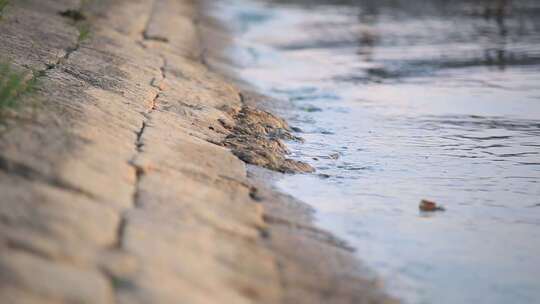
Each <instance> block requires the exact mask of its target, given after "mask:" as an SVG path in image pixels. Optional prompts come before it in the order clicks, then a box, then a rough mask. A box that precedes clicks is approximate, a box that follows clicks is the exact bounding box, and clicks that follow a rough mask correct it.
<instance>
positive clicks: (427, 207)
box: [418, 199, 445, 212]
mask: <svg viewBox="0 0 540 304" xmlns="http://www.w3.org/2000/svg"><path fill="white" fill-rule="evenodd" d="M418 208H419V209H420V211H424V212H433V211H445V209H444V207H443V206H440V205H438V204H437V203H435V202H433V201H430V200H426V199H423V200H421V201H420V205H419V206H418Z"/></svg>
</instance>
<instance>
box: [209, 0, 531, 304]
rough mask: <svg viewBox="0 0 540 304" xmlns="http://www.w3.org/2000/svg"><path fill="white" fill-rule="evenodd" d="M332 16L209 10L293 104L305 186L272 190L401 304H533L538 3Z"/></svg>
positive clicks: (411, 5)
mask: <svg viewBox="0 0 540 304" xmlns="http://www.w3.org/2000/svg"><path fill="white" fill-rule="evenodd" d="M331 2H332V1H297V4H290V3H289V1H282V2H279V1H274V2H268V1H267V2H264V1H257V0H222V1H216V2H215V3H214V4H213V5H212V7H213V8H214V10H213V14H215V16H216V17H217V18H219V19H220V20H222V21H224V22H225V23H226V24H227V25H228V26H229V27H230V29H231V31H232V32H233V35H234V36H235V41H234V44H233V45H232V46H231V47H230V49H229V50H228V51H229V52H228V54H229V55H230V57H231V59H232V61H233V65H234V68H235V69H236V71H237V73H238V75H239V76H240V78H241V79H242V80H243V81H246V82H248V83H249V84H251V85H252V86H255V87H256V88H258V89H259V90H260V91H261V92H263V93H265V94H268V95H271V96H274V97H277V98H281V99H285V100H290V101H291V102H292V103H293V105H294V108H293V110H292V111H288V112H286V113H284V115H285V116H286V117H287V119H288V121H289V122H290V124H291V125H293V126H295V127H298V128H300V129H301V130H303V131H302V132H301V133H300V134H299V135H300V136H302V137H303V138H304V139H305V140H306V141H305V143H303V144H299V143H290V147H291V150H292V157H294V158H296V159H301V160H304V161H307V162H309V163H310V164H312V165H313V166H314V167H316V168H317V174H308V175H291V176H286V177H285V178H284V179H283V180H281V181H280V182H279V186H280V188H281V189H282V190H283V191H285V192H287V193H290V194H292V195H294V196H295V197H297V198H299V199H301V200H303V201H305V202H307V203H309V204H311V205H312V206H314V207H315V208H316V210H317V219H318V222H319V224H320V225H321V226H322V227H324V228H326V229H329V230H331V231H332V232H334V233H336V234H337V235H339V236H340V237H342V238H344V239H346V240H347V241H348V242H349V243H350V244H351V245H352V246H353V247H355V248H356V252H357V254H358V256H359V257H360V259H361V260H362V261H364V262H365V264H366V265H367V266H369V267H370V268H371V269H372V270H373V272H374V273H376V274H377V275H378V276H380V277H382V278H383V281H384V282H385V286H386V289H387V290H388V292H390V293H391V294H393V295H395V296H397V297H398V298H401V299H403V300H404V302H406V303H490V304H491V303H540V2H538V1H517V0H516V1H513V2H510V1H507V6H505V7H503V9H502V10H501V9H499V8H500V6H499V4H501V3H504V1H487V0H486V1H441V0H439V1H437V0H431V1H429V0H424V1H421V0H416V1H411V0H408V1H405V0H403V1H333V3H334V4H330V3H331ZM448 2H451V3H448ZM298 3H301V4H298ZM501 12H502V14H501ZM423 198H428V199H432V200H435V201H437V202H439V203H441V204H443V205H444V206H445V207H446V209H447V211H446V212H441V213H434V214H422V213H420V212H419V211H418V203H419V201H420V200H421V199H423Z"/></svg>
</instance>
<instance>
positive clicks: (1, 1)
mask: <svg viewBox="0 0 540 304" xmlns="http://www.w3.org/2000/svg"><path fill="white" fill-rule="evenodd" d="M8 4H9V0H0V18H2V14H3V12H4V9H5V8H6V6H7V5H8Z"/></svg>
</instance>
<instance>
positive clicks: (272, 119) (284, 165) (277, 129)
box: [223, 106, 315, 173]
mask: <svg viewBox="0 0 540 304" xmlns="http://www.w3.org/2000/svg"><path fill="white" fill-rule="evenodd" d="M233 116H234V119H235V120H236V125H235V126H234V127H233V128H232V130H231V131H232V132H231V134H230V135H228V136H227V137H226V138H225V140H224V143H223V144H224V146H226V147H228V148H230V149H231V150H232V152H233V153H234V154H235V155H236V156H237V157H238V158H240V159H241V160H243V161H245V162H247V163H249V164H253V165H257V166H261V167H265V168H267V169H271V170H275V171H280V172H286V173H294V172H313V171H315V170H314V169H313V167H311V166H310V165H308V164H306V163H303V162H299V161H295V160H292V159H287V158H286V157H285V155H287V154H289V151H288V150H287V148H286V147H285V144H284V143H283V141H282V140H301V139H300V138H299V137H296V136H294V135H292V134H291V132H290V128H289V126H288V125H287V123H286V122H285V121H284V120H283V119H281V118H278V117H276V116H274V115H272V114H271V113H268V112H265V111H261V110H257V109H254V108H251V107H247V106H245V107H243V108H242V109H241V110H240V112H238V113H236V114H233Z"/></svg>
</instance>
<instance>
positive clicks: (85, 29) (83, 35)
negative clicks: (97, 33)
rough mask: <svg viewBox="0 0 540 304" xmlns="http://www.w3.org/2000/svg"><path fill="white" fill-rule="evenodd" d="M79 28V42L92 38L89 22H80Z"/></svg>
mask: <svg viewBox="0 0 540 304" xmlns="http://www.w3.org/2000/svg"><path fill="white" fill-rule="evenodd" d="M77 30H79V37H78V39H77V41H78V42H79V43H81V42H83V41H86V40H87V39H88V38H90V35H91V31H90V25H89V24H88V23H85V22H82V23H78V24H77Z"/></svg>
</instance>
